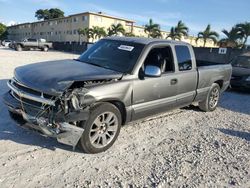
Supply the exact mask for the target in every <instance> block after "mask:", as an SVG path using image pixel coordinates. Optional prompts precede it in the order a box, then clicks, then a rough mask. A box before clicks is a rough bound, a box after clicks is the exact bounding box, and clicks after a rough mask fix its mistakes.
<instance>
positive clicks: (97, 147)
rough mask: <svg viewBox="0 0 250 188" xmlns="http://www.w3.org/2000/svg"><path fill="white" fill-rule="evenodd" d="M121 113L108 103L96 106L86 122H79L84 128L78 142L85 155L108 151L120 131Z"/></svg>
mask: <svg viewBox="0 0 250 188" xmlns="http://www.w3.org/2000/svg"><path fill="white" fill-rule="evenodd" d="M121 121H122V120H121V113H120V111H119V109H118V108H117V107H116V106H114V105H113V104H110V103H100V104H98V105H96V106H95V107H94V108H93V109H92V110H91V113H90V117H89V119H88V120H87V121H86V122H81V126H82V127H83V128H84V132H83V135H82V137H81V139H80V141H79V145H80V147H81V148H82V149H83V151H84V152H85V153H100V152H103V151H106V150H107V149H109V148H110V147H111V146H112V145H113V143H114V142H115V140H116V139H117V137H118V135H119V133H120V129H121Z"/></svg>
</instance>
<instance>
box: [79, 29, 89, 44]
mask: <svg viewBox="0 0 250 188" xmlns="http://www.w3.org/2000/svg"><path fill="white" fill-rule="evenodd" d="M77 32H78V34H79V39H80V38H81V37H82V36H85V37H86V38H87V42H88V41H89V39H90V38H92V37H93V32H92V31H91V29H89V28H87V27H85V28H80V29H78V30H77Z"/></svg>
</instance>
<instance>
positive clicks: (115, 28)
mask: <svg viewBox="0 0 250 188" xmlns="http://www.w3.org/2000/svg"><path fill="white" fill-rule="evenodd" d="M119 34H122V35H124V34H125V29H124V27H123V25H122V24H120V23H118V24H112V25H111V26H110V27H109V28H108V36H112V35H119Z"/></svg>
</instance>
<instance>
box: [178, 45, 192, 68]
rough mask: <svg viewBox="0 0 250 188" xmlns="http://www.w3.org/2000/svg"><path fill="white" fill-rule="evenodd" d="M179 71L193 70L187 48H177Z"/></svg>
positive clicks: (179, 46)
mask: <svg viewBox="0 0 250 188" xmlns="http://www.w3.org/2000/svg"><path fill="white" fill-rule="evenodd" d="M175 51H176V56H177V61H178V67H179V71H186V70H191V69H192V60H191V55H190V52H189V49H188V47H187V46H181V45H177V46H175Z"/></svg>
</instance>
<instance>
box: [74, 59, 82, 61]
mask: <svg viewBox="0 0 250 188" xmlns="http://www.w3.org/2000/svg"><path fill="white" fill-rule="evenodd" d="M73 60H74V61H79V62H82V61H81V60H80V59H73Z"/></svg>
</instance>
